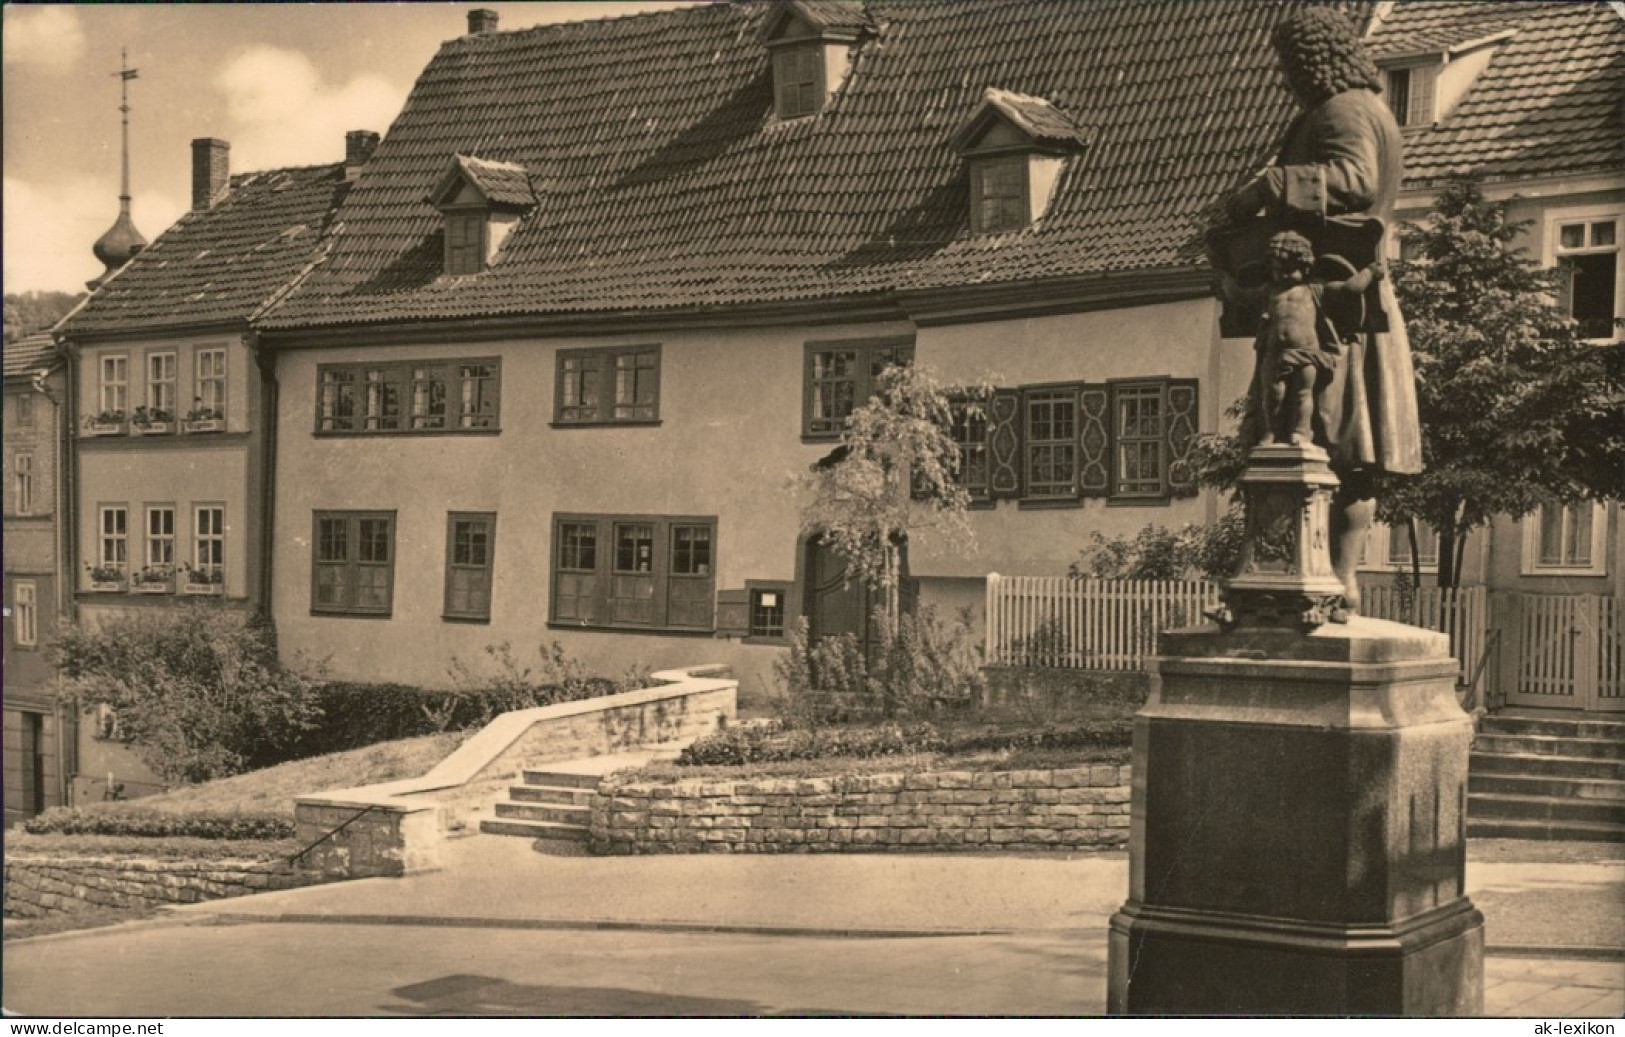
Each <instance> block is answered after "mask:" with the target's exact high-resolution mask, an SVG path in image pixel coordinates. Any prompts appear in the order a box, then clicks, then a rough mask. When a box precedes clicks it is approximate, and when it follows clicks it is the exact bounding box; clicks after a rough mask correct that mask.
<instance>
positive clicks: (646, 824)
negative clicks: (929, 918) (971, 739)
mask: <svg viewBox="0 0 1625 1037" xmlns="http://www.w3.org/2000/svg"><path fill="white" fill-rule="evenodd" d="M1129 782H1130V775H1129V767H1128V765H1126V764H1125V765H1122V766H1118V765H1116V764H1101V765H1097V766H1087V767H1074V768H1067V769H1062V770H1030V771H1003V772H979V771H978V772H972V771H939V772H927V773H920V774H906V775H905V774H875V775H854V776H848V777H841V778H768V779H758V780H755V781H734V782H699V781H696V782H684V783H680V784H676V785H653V784H621V785H605V786H603V787H602V788H601V789H600V790H599V793H598V795H596V796H594V797H593V801H592V828H591V834H590V837H589V839H590V843H589V845H590V848H591V849H592V851H593V852H594V853H600V854H640V853H807V852H823V853H841V852H856V853H876V852H886V851H922V852H933V853H940V852H944V851H965V850H983V851H986V850H1062V849H1081V848H1087V847H1110V846H1120V845H1123V844H1125V843H1127V841H1128V834H1129V799H1130V787H1129Z"/></svg>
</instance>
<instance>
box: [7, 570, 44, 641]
mask: <svg viewBox="0 0 1625 1037" xmlns="http://www.w3.org/2000/svg"><path fill="white" fill-rule="evenodd" d="M11 612H12V616H11V621H12V627H11V643H12V644H13V645H15V646H16V647H18V648H34V647H36V646H38V645H39V591H38V589H37V587H36V586H35V583H34V581H33V580H17V581H16V582H15V583H13V584H12V585H11Z"/></svg>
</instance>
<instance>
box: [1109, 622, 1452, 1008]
mask: <svg viewBox="0 0 1625 1037" xmlns="http://www.w3.org/2000/svg"><path fill="white" fill-rule="evenodd" d="M1162 649H1163V653H1164V654H1163V655H1162V656H1161V657H1160V658H1159V659H1158V660H1157V663H1156V665H1155V672H1154V675H1153V680H1152V691H1151V696H1150V699H1149V701H1148V703H1147V705H1146V707H1145V709H1144V710H1142V711H1141V712H1140V714H1139V715H1138V717H1137V718H1136V720H1135V732H1134V802H1133V829H1132V840H1131V843H1130V847H1131V853H1132V864H1131V873H1130V888H1129V898H1128V901H1127V902H1126V903H1125V904H1124V905H1123V908H1122V910H1120V911H1119V912H1118V913H1117V915H1115V916H1114V917H1113V919H1112V923H1111V934H1110V948H1109V950H1110V987H1109V997H1108V1009H1109V1011H1111V1012H1112V1013H1113V1014H1199V1015H1218V1014H1244V1015H1276V1014H1291V1015H1300V1014H1313V1015H1394V1016H1438V1015H1454V1016H1461V1015H1475V1014H1478V1013H1479V1012H1480V1011H1481V1010H1482V1007H1483V944H1484V938H1483V932H1484V930H1483V916H1482V915H1481V914H1480V913H1479V912H1478V911H1477V910H1476V909H1475V908H1474V907H1473V906H1472V903H1471V902H1470V901H1469V900H1468V899H1467V897H1466V895H1465V887H1464V882H1465V868H1466V841H1465V840H1466V818H1465V813H1466V801H1467V756H1468V750H1469V746H1470V742H1471V738H1472V725H1471V722H1470V720H1469V718H1468V717H1467V715H1466V714H1465V713H1464V712H1463V711H1462V709H1461V707H1460V706H1459V705H1458V704H1457V702H1456V697H1455V673H1456V665H1455V663H1454V662H1453V661H1452V660H1451V658H1450V656H1449V652H1448V642H1447V640H1446V638H1445V637H1444V635H1442V634H1435V633H1431V632H1429V631H1425V630H1419V629H1416V628H1414V627H1408V626H1402V625H1400V624H1397V623H1388V622H1384V621H1382V620H1372V619H1361V618H1354V619H1352V620H1350V622H1348V623H1347V624H1339V623H1332V624H1327V625H1325V626H1321V627H1319V628H1318V629H1316V630H1314V631H1313V632H1310V633H1302V632H1299V631H1296V630H1289V629H1269V628H1247V627H1236V628H1232V629H1230V630H1228V631H1221V630H1219V629H1217V628H1215V627H1203V628H1197V629H1192V630H1185V631H1175V632H1170V633H1166V634H1164V635H1163V641H1162Z"/></svg>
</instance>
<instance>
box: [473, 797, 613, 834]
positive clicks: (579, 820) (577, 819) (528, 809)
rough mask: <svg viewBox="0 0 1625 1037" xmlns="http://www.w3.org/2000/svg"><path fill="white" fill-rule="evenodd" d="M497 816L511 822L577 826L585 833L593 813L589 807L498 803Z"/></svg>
mask: <svg viewBox="0 0 1625 1037" xmlns="http://www.w3.org/2000/svg"><path fill="white" fill-rule="evenodd" d="M496 815H497V817H499V818H502V819H504V820H510V821H552V822H554V823H556V824H561V825H576V826H577V827H579V828H581V829H582V830H583V831H585V830H586V827H587V822H588V821H589V820H590V819H591V817H592V811H591V810H590V809H588V808H587V807H578V806H562V805H559V804H554V803H498V804H497V805H496Z"/></svg>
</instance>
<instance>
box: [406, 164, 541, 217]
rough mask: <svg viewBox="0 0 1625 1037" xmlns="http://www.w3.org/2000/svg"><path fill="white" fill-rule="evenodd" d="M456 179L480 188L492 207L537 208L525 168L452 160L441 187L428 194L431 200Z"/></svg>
mask: <svg viewBox="0 0 1625 1037" xmlns="http://www.w3.org/2000/svg"><path fill="white" fill-rule="evenodd" d="M457 178H462V179H466V180H467V181H468V182H469V183H471V184H473V185H474V186H475V187H477V188H479V191H480V193H481V194H483V195H485V199H486V201H488V202H490V203H491V204H492V205H497V206H503V207H509V208H516V209H528V208H530V207H531V206H532V205H535V204H536V195H535V193H534V192H533V191H532V190H531V186H530V174H529V173H527V172H526V171H525V167H524V166H521V165H516V164H515V163H512V162H487V161H486V160H485V159H482V158H475V157H474V156H472V155H457V156H455V158H454V160H453V163H452V166H451V168H449V169H447V170H446V175H445V176H444V177H442V178H441V180H440V184H439V186H438V187H436V188H435V190H434V191H432V192H431V196H433V197H436V198H438V197H439V196H442V195H444V194H445V192H446V190H447V189H448V188H450V187H451V186H452V181H453V180H454V179H457Z"/></svg>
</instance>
